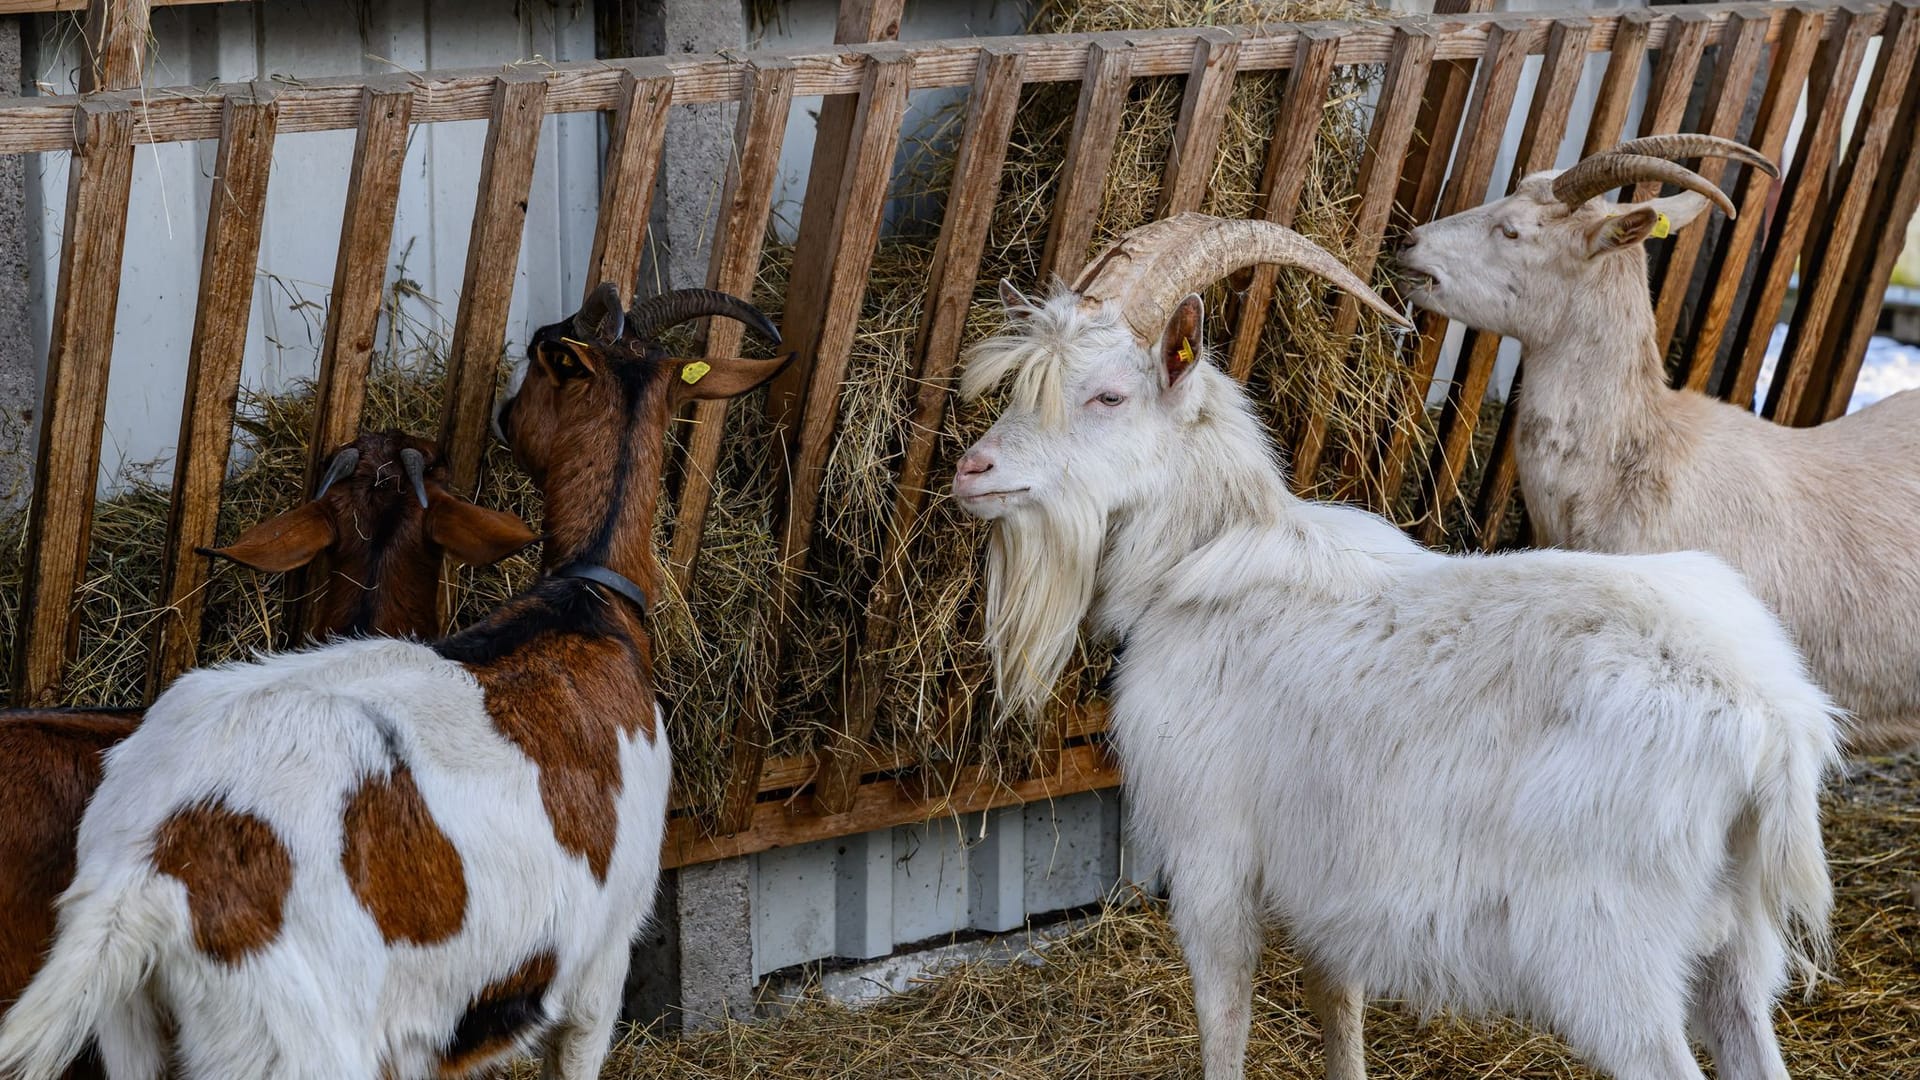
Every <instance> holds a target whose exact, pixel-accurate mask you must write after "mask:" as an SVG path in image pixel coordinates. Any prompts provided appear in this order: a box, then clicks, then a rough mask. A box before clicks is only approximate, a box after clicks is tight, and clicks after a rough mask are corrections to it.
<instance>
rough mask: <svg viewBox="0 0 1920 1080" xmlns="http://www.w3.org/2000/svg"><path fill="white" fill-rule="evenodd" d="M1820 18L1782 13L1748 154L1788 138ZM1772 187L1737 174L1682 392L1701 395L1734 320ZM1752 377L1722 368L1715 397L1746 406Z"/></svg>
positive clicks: (1761, 178)
mask: <svg viewBox="0 0 1920 1080" xmlns="http://www.w3.org/2000/svg"><path fill="white" fill-rule="evenodd" d="M1822 18H1823V16H1822V15H1821V12H1820V9H1819V8H1817V7H1814V6H1812V5H1796V6H1795V8H1794V9H1793V10H1791V11H1789V12H1787V21H1786V24H1785V26H1784V28H1783V29H1782V31H1781V35H1780V42H1779V44H1778V45H1776V46H1774V50H1773V64H1772V67H1771V70H1769V72H1768V74H1767V83H1766V89H1765V91H1764V93H1763V94H1762V96H1761V99H1760V110H1759V112H1758V113H1757V114H1756V115H1755V116H1754V120H1753V135H1752V137H1751V138H1752V143H1751V145H1752V146H1753V147H1754V149H1756V150H1759V151H1760V152H1761V153H1762V154H1765V155H1766V156H1767V157H1768V158H1769V159H1770V160H1772V161H1775V162H1778V161H1779V160H1780V154H1781V151H1782V150H1783V149H1784V148H1785V147H1786V143H1787V132H1788V131H1789V129H1790V128H1791V127H1792V125H1793V116H1794V112H1795V110H1796V108H1797V106H1798V105H1799V103H1800V95H1801V93H1802V92H1803V91H1804V90H1805V89H1806V81H1807V74H1808V72H1809V71H1810V70H1811V69H1812V67H1813V54H1814V50H1815V49H1816V48H1817V47H1818V45H1819V43H1820V24H1821V21H1822ZM1773 184H1774V181H1773V178H1772V177H1770V176H1768V175H1767V174H1766V173H1763V172H1761V171H1760V170H1758V169H1749V168H1742V169H1741V170H1740V180H1739V186H1738V187H1736V188H1735V189H1734V193H1733V202H1734V205H1735V206H1737V207H1739V216H1738V217H1736V218H1735V219H1734V220H1733V221H1732V222H1731V223H1730V224H1729V225H1728V227H1727V228H1726V230H1725V231H1724V232H1723V233H1722V235H1721V240H1720V244H1719V246H1718V247H1717V248H1716V249H1715V250H1714V253H1713V263H1712V269H1711V271H1710V273H1709V276H1708V280H1709V281H1710V282H1712V285H1711V287H1710V289H1709V291H1708V293H1707V295H1706V297H1705V298H1704V300H1703V302H1702V304H1701V308H1700V311H1699V313H1698V314H1697V315H1696V316H1695V318H1694V326H1693V341H1692V344H1691V347H1690V348H1689V349H1688V356H1689V359H1688V363H1687V376H1686V385H1687V387H1688V389H1692V390H1702V391H1704V390H1706V389H1707V381H1708V378H1709V377H1710V376H1711V374H1712V372H1713V367H1714V363H1715V361H1716V360H1717V359H1718V357H1719V355H1720V345H1721V343H1722V342H1723V341H1724V340H1725V339H1726V332H1727V327H1728V324H1729V323H1730V322H1731V321H1732V319H1733V307H1734V304H1735V303H1736V302H1737V301H1738V299H1739V296H1740V288H1741V285H1742V284H1743V283H1744V282H1745V281H1746V278H1747V270H1748V266H1749V264H1750V263H1751V262H1752V257H1753V245H1754V241H1755V240H1756V239H1758V238H1759V236H1760V229H1761V227H1762V226H1763V225H1764V224H1765V223H1766V216H1767V214H1766V211H1767V200H1768V199H1769V197H1770V196H1772V194H1773ZM1759 374H1760V370H1759V368H1757V367H1755V368H1753V369H1751V370H1745V369H1743V367H1742V365H1740V364H1738V363H1736V362H1729V363H1728V364H1727V365H1726V370H1725V371H1724V372H1723V373H1722V375H1721V379H1720V387H1719V393H1720V396H1722V397H1725V398H1726V399H1727V400H1729V401H1734V402H1739V403H1741V404H1742V405H1743V406H1746V405H1749V404H1750V403H1751V402H1752V401H1753V384H1754V381H1755V379H1757V378H1758V376H1759ZM1743 393H1744V395H1745V396H1744V397H1743V396H1741V395H1742V394H1743Z"/></svg>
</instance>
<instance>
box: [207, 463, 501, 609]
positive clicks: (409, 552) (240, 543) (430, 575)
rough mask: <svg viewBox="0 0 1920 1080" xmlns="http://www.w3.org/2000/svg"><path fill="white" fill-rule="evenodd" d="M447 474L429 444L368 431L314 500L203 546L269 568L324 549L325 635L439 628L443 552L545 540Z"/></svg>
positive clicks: (488, 553) (496, 554)
mask: <svg viewBox="0 0 1920 1080" xmlns="http://www.w3.org/2000/svg"><path fill="white" fill-rule="evenodd" d="M446 481H447V470H446V466H445V465H444V464H443V463H442V462H441V460H440V451H439V449H438V448H437V447H436V446H435V445H434V444H433V443H432V442H430V441H428V440H426V439H418V438H415V437H413V436H411V435H406V434H403V433H401V432H397V431H386V432H379V433H371V432H369V433H366V434H363V435H361V436H360V437H359V438H358V439H355V440H354V441H353V442H352V443H349V444H348V445H346V446H343V447H341V448H340V449H339V450H338V451H336V452H335V453H334V456H333V459H332V464H331V465H330V466H329V468H328V470H327V473H326V477H325V479H324V480H323V481H322V483H321V487H320V491H319V492H318V493H316V494H315V496H314V497H313V499H311V500H310V501H308V502H306V503H304V504H302V505H301V506H298V507H296V508H294V509H292V510H289V511H287V512H286V513H284V514H281V515H279V516H277V517H273V518H269V519H268V520H266V521H263V522H260V523H259V524H257V525H255V526H253V527H252V528H250V529H248V530H246V531H245V532H243V533H241V534H240V535H239V536H238V537H236V538H235V539H234V541H233V543H231V544H228V545H227V546H225V547H219V548H202V549H200V552H201V554H203V555H217V556H219V557H221V558H224V559H231V560H232V561H234V562H237V563H240V564H241V565H243V566H249V567H252V568H253V569H255V570H262V571H266V572H268V573H284V572H286V571H288V570H292V569H295V568H297V567H301V566H305V565H307V564H308V563H310V562H312V561H313V560H314V559H316V558H318V557H320V556H321V555H322V554H325V555H326V556H327V565H328V571H329V572H328V574H327V578H326V582H325V585H324V586H323V587H322V590H321V596H320V600H319V619H320V621H319V628H320V631H321V632H322V633H323V634H379V635H386V636H406V635H412V636H416V637H429V636H432V635H433V634H435V633H436V632H437V631H438V629H439V627H438V626H437V625H436V624H435V616H434V609H435V592H436V589H437V587H438V584H439V581H440V562H441V558H442V556H443V555H450V556H452V557H453V558H454V559H456V560H458V561H460V562H463V563H468V564H471V565H475V566H484V565H487V564H489V563H493V562H497V561H499V560H500V559H503V558H506V557H507V556H508V555H511V554H513V553H514V552H516V551H519V550H520V549H521V548H524V547H526V546H527V545H528V544H530V543H532V542H533V541H535V540H536V539H538V538H539V537H538V536H537V535H536V534H535V533H534V532H533V530H531V529H529V528H527V526H526V523H524V522H522V521H521V520H520V519H519V518H517V517H515V516H514V515H512V514H509V513H504V512H502V511H499V510H489V509H486V508H485V507H481V506H475V505H474V504H473V503H471V502H468V501H467V500H465V499H463V498H461V497H460V496H458V495H455V494H454V493H452V492H451V491H448V490H447V488H446Z"/></svg>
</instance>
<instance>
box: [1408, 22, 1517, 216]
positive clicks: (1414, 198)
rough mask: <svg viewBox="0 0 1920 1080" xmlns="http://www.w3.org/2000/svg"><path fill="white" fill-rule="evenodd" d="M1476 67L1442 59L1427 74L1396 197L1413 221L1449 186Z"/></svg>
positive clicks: (1425, 213) (1430, 212) (1427, 213)
mask: <svg viewBox="0 0 1920 1080" xmlns="http://www.w3.org/2000/svg"><path fill="white" fill-rule="evenodd" d="M1491 10H1493V2H1492V0H1435V2H1434V5H1433V12H1434V14H1436V15H1459V14H1464V13H1466V12H1470V11H1473V12H1479V11H1491ZM1474 67H1475V65H1474V64H1473V63H1472V62H1471V61H1467V60H1437V61H1435V62H1434V64H1433V67H1432V69H1431V70H1430V71H1429V72H1428V73H1427V90H1426V93H1425V94H1423V95H1422V96H1421V99H1420V116H1419V119H1417V120H1415V121H1414V126H1413V143H1412V144H1411V145H1410V146H1409V147H1408V148H1407V159H1406V173H1405V174H1404V175H1402V176H1401V177H1400V194H1399V195H1398V196H1397V197H1396V198H1395V199H1394V205H1395V206H1396V207H1397V208H1398V209H1399V210H1400V212H1401V213H1402V214H1403V215H1404V216H1405V218H1406V224H1408V225H1417V224H1419V223H1420V222H1423V221H1426V220H1428V219H1429V218H1431V217H1432V216H1433V212H1434V208H1435V206H1436V204H1437V203H1438V202H1439V199H1440V194H1441V192H1442V191H1443V190H1445V188H1446V180H1447V169H1448V165H1449V163H1450V161H1451V159H1452V157H1453V150H1454V146H1455V144H1456V143H1457V142H1458V141H1459V135H1460V130H1461V128H1460V118H1461V116H1462V114H1463V113H1465V112H1466V108H1467V93H1468V91H1469V90H1470V89H1471V88H1472V86H1473V80H1474Z"/></svg>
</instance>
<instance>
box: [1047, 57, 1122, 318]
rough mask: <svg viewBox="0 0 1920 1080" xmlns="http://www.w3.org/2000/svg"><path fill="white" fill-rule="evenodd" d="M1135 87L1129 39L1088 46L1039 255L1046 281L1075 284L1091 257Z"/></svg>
mask: <svg viewBox="0 0 1920 1080" xmlns="http://www.w3.org/2000/svg"><path fill="white" fill-rule="evenodd" d="M1131 85H1133V46H1132V45H1131V44H1129V43H1128V42H1127V41H1126V39H1124V38H1121V37H1116V36H1111V35H1109V36H1103V37H1101V38H1099V39H1097V40H1095V41H1094V42H1093V44H1091V45H1089V46H1087V74H1086V77H1085V78H1084V79H1082V80H1081V83H1080V104H1079V107H1078V108H1077V109H1076V110H1075V111H1074V114H1073V133H1072V134H1071V135H1069V136H1068V137H1067V159H1066V161H1065V163H1063V164H1062V165H1061V166H1060V186H1059V187H1058V188H1057V189H1055V191H1054V196H1053V223H1052V225H1050V226H1049V227H1048V229H1047V246H1046V247H1045V249H1043V250H1042V252H1041V254H1040V280H1042V281H1045V280H1047V278H1049V277H1050V276H1053V275H1058V276H1059V277H1060V279H1061V280H1062V281H1072V280H1073V279H1074V278H1075V277H1077V276H1079V274H1080V268H1081V267H1082V266H1085V265H1086V262H1087V256H1088V255H1090V254H1092V253H1091V252H1090V251H1088V248H1090V247H1092V245H1093V226H1094V222H1095V221H1096V220H1097V219H1098V218H1099V217H1100V197H1101V196H1102V195H1103V194H1105V193H1106V189H1107V170H1108V168H1109V167H1111V165H1112V163H1113V148H1114V146H1115V144H1117V143H1118V142H1119V141H1120V121H1121V120H1122V119H1123V118H1124V114H1125V110H1126V105H1127V88H1128V87H1129V86H1131Z"/></svg>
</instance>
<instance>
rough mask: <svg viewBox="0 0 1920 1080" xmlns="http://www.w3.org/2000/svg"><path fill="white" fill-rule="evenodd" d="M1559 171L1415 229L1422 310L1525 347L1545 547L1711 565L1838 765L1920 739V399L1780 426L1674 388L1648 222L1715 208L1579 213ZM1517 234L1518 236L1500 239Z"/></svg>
mask: <svg viewBox="0 0 1920 1080" xmlns="http://www.w3.org/2000/svg"><path fill="white" fill-rule="evenodd" d="M1555 175H1557V174H1556V173H1540V174H1537V175H1535V176H1532V177H1529V178H1527V179H1526V180H1525V181H1524V182H1522V183H1521V185H1520V187H1519V189H1518V190H1517V191H1516V192H1515V193H1514V194H1513V195H1511V196H1509V197H1507V198H1505V199H1501V200H1499V201H1497V202H1494V203H1490V204H1488V205H1486V206H1482V207H1479V208H1476V209H1474V210H1470V211H1467V212H1465V213H1461V214H1457V215H1454V216H1453V217H1449V218H1444V219H1442V220H1440V221H1436V222H1433V223H1431V224H1428V225H1423V226H1421V227H1420V228H1418V229H1415V230H1414V231H1413V233H1412V236H1411V238H1410V239H1409V241H1408V246H1407V247H1406V248H1404V249H1403V250H1402V251H1401V253H1400V256H1399V258H1400V262H1401V263H1402V264H1403V265H1404V266H1405V267H1406V268H1407V269H1409V270H1411V271H1414V272H1416V273H1417V274H1421V275H1426V276H1427V277H1428V278H1429V279H1430V280H1429V281H1427V282H1425V283H1422V284H1420V285H1419V286H1418V287H1416V288H1414V289H1412V290H1411V291H1410V295H1411V296H1412V298H1413V300H1414V301H1415V302H1416V303H1418V304H1420V305H1421V306H1422V307H1426V308H1431V309H1432V310H1434V311H1436V312H1439V313H1440V314H1442V315H1445V316H1447V317H1448V318H1450V319H1455V320H1458V321H1460V322H1463V323H1466V324H1467V325H1470V326H1475V327H1479V328H1481V329H1485V330H1490V331H1492V332H1494V333H1498V334H1501V335H1504V336H1507V337H1512V338H1515V339H1516V340H1518V341H1519V342H1520V343H1521V347H1522V349H1523V350H1524V355H1525V359H1526V364H1527V378H1526V384H1525V386H1524V387H1522V388H1521V390H1520V391H1519V393H1517V394H1516V395H1515V397H1514V402H1513V408H1514V409H1515V410H1516V415H1517V418H1518V426H1517V427H1516V429H1515V434H1516V437H1517V443H1516V448H1517V455H1516V461H1517V464H1518V466H1519V476H1520V487H1521V489H1522V491H1524V492H1525V494H1526V499H1527V509H1528V511H1529V512H1530V513H1531V515H1532V521H1533V525H1534V530H1535V533H1536V535H1537V536H1538V538H1539V539H1540V541H1541V542H1542V543H1544V544H1548V545H1552V546H1555V547H1569V548H1583V549H1586V550H1591V551H1611V552H1623V553H1637V552H1655V551H1681V550H1687V549H1697V550H1702V551H1711V552H1713V553H1714V554H1716V555H1718V556H1720V557H1721V558H1723V559H1726V560H1727V561H1728V562H1730V563H1732V564H1733V565H1734V566H1735V567H1736V568H1737V569H1739V570H1740V572H1741V573H1742V574H1744V575H1746V578H1747V581H1748V582H1749V583H1750V584H1751V585H1752V587H1753V590H1754V592H1755V593H1757V594H1759V596H1760V598H1761V599H1763V600H1765V601H1766V602H1767V603H1768V605H1769V606H1771V607H1772V608H1773V609H1774V610H1775V611H1776V612H1778V613H1779V614H1780V617H1781V618H1782V619H1783V620H1784V621H1785V622H1786V624H1787V627H1788V629H1789V630H1790V631H1791V632H1792V633H1793V636H1794V638H1795V640H1796V641H1797V643H1798V644H1799V646H1800V647H1801V648H1802V649H1803V650H1804V651H1805V652H1806V656H1807V661H1808V664H1809V666H1810V667H1811V668H1812V670H1813V674H1814V676H1815V678H1816V680H1817V681H1818V682H1819V683H1820V684H1821V685H1822V686H1823V687H1825V688H1826V689H1827V690H1828V691H1829V692H1830V693H1831V694H1832V695H1833V696H1834V698H1835V699H1836V700H1837V701H1839V703H1840V704H1841V705H1842V706H1844V707H1846V708H1847V709H1848V710H1849V711H1850V712H1851V713H1852V714H1853V719H1854V723H1853V724H1852V725H1851V726H1850V730H1849V739H1848V748H1849V749H1851V750H1853V751H1856V752H1861V753H1871V752H1875V751H1880V750H1888V749H1897V748H1899V747H1902V746H1907V745H1912V744H1913V743H1915V742H1916V741H1920V559H1916V558H1915V553H1916V552H1920V392H1914V391H1909V392H1907V393H1902V394H1895V395H1893V396H1892V397H1889V398H1887V399H1885V400H1884V401H1881V402H1879V403H1877V404H1875V405H1872V406H1870V407H1868V408H1866V409H1863V410H1861V411H1860V412H1858V413H1856V414H1854V415H1851V416H1847V417H1843V418H1841V419H1838V420H1833V421H1830V422H1828V423H1825V424H1821V425H1819V426H1818V427H1812V428H1788V427H1783V426H1780V425H1777V424H1774V423H1771V422H1768V421H1766V420H1763V419H1761V418H1759V417H1757V416H1755V415H1754V414H1753V413H1752V412H1750V411H1748V410H1747V409H1745V408H1741V407H1739V406H1735V405H1730V404H1727V403H1725V402H1722V401H1718V400H1716V399H1713V398H1710V397H1707V396H1706V395H1704V394H1699V393H1695V392H1693V391H1691V390H1674V389H1671V388H1669V386H1668V385H1667V379H1666V372H1665V369H1664V366H1663V364H1662V354H1661V343H1660V342H1659V341H1658V340H1656V335H1655V325H1654V314H1653V305H1652V303H1651V301H1650V300H1649V298H1648V293H1647V266H1646V256H1645V252H1644V249H1643V246H1642V242H1641V236H1642V235H1644V234H1638V235H1636V234H1635V232H1633V231H1631V230H1630V231H1628V232H1627V233H1626V234H1625V235H1624V236H1612V237H1611V238H1610V237H1609V233H1608V232H1607V229H1608V228H1609V224H1608V223H1610V222H1616V221H1625V220H1629V218H1628V216H1629V215H1630V214H1631V213H1632V212H1633V211H1635V210H1636V209H1638V208H1639V207H1641V206H1646V207H1649V208H1651V209H1652V210H1654V211H1656V212H1660V211H1664V212H1665V213H1666V214H1667V215H1668V219H1669V221H1670V222H1671V223H1672V225H1673V227H1674V228H1676V229H1677V228H1682V227H1685V226H1687V225H1688V224H1689V223H1691V222H1693V221H1695V220H1696V219H1697V218H1699V217H1700V215H1701V212H1702V211H1703V210H1705V209H1706V207H1707V202H1706V200H1705V199H1703V198H1701V197H1700V196H1699V195H1697V194H1694V193H1692V192H1686V193H1683V194H1680V195H1676V196H1672V197H1669V198H1665V199H1657V200H1653V201H1652V202H1649V203H1646V204H1636V203H1625V204H1613V203H1606V202H1602V201H1599V200H1597V199H1595V200H1589V201H1588V202H1586V203H1585V204H1583V205H1582V206H1580V207H1579V208H1578V209H1576V210H1572V211H1569V210H1568V209H1567V208H1566V206H1564V205H1563V204H1561V203H1560V202H1559V201H1558V200H1556V199H1555V198H1554V197H1553V193H1552V180H1553V177H1554V176H1555ZM1503 226H1504V227H1505V228H1506V229H1509V230H1511V231H1512V232H1513V233H1514V234H1515V236H1514V237H1512V238H1509V237H1508V236H1507V235H1506V234H1505V233H1504V232H1503V231H1502V227H1503Z"/></svg>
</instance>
